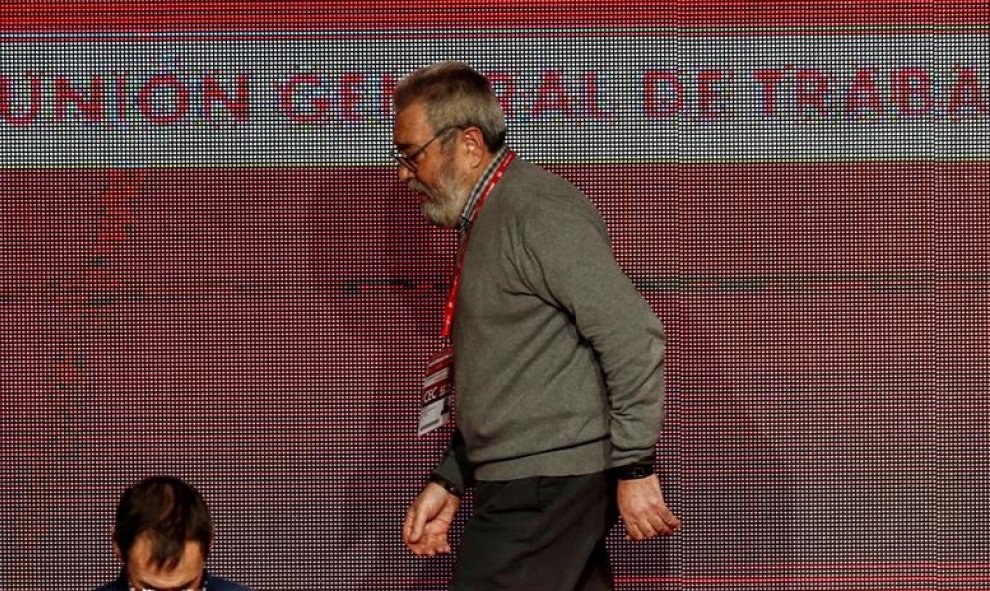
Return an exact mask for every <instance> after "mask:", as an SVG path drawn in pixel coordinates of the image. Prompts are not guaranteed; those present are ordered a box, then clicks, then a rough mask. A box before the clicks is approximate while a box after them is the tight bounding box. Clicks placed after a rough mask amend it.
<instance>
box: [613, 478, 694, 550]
mask: <svg viewBox="0 0 990 591" xmlns="http://www.w3.org/2000/svg"><path fill="white" fill-rule="evenodd" d="M618 501H619V515H620V516H621V517H622V523H624V524H625V526H626V539H627V540H648V539H650V538H653V537H656V536H658V535H659V536H669V535H670V534H672V533H674V532H675V531H677V530H679V529H680V528H681V520H680V519H679V518H678V517H677V516H676V515H674V514H673V513H671V511H670V509H668V508H667V503H666V501H664V500H663V492H662V491H661V490H660V479H659V478H658V477H657V475H656V474H653V475H651V476H647V477H646V478H637V479H634V480H620V481H619V484H618Z"/></svg>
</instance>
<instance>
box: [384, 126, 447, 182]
mask: <svg viewBox="0 0 990 591" xmlns="http://www.w3.org/2000/svg"><path fill="white" fill-rule="evenodd" d="M455 129H464V128H463V127H461V126H460V125H449V126H447V127H444V128H443V129H441V130H440V131H438V132H437V134H436V135H435V136H433V137H431V138H430V140H429V141H428V142H426V143H425V144H423V145H422V146H420V147H419V148H418V149H417V150H416V151H415V152H413V153H412V154H403V153H402V151H401V150H399V149H398V148H394V149H393V152H392V158H395V161H396V162H398V163H399V165H400V166H405V167H406V168H408V169H409V171H410V172H416V171H417V170H418V167H417V166H416V161H417V160H419V157H420V156H421V155H422V154H423V152H425V151H426V149H427V148H429V147H430V144H432V143H433V142H435V141H436V140H437V138H439V137H440V136H442V135H443V134H445V133H447V132H448V131H453V130H455Z"/></svg>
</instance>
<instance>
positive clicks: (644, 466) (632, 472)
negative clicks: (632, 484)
mask: <svg viewBox="0 0 990 591" xmlns="http://www.w3.org/2000/svg"><path fill="white" fill-rule="evenodd" d="M612 475H614V476H615V477H616V478H618V479H619V480H639V479H640V478H646V477H647V476H653V464H651V463H646V462H640V463H636V464H627V465H625V466H619V467H618V468H612Z"/></svg>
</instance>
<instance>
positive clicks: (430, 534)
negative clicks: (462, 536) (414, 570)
mask: <svg viewBox="0 0 990 591" xmlns="http://www.w3.org/2000/svg"><path fill="white" fill-rule="evenodd" d="M460 506H461V499H460V497H458V496H457V495H455V494H453V493H451V492H448V491H447V490H446V489H445V488H444V487H442V486H440V485H439V484H436V483H434V482H431V483H429V484H427V485H426V486H425V487H424V488H423V491H422V492H420V493H419V495H418V496H417V497H416V498H415V499H414V500H413V502H412V504H411V505H410V506H409V511H407V512H406V521H405V523H403V524H402V540H403V541H404V542H405V543H406V546H407V547H408V548H409V549H410V550H412V553H413V554H416V555H419V556H434V555H436V554H438V553H441V554H444V553H448V552H450V544H449V543H448V542H447V532H448V531H449V530H450V523H451V522H452V521H453V520H454V515H455V514H456V513H457V509H458V508H459V507H460Z"/></svg>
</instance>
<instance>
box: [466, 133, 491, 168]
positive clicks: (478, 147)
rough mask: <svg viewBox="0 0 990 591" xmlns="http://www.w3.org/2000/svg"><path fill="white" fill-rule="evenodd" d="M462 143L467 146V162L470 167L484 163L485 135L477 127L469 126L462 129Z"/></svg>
mask: <svg viewBox="0 0 990 591" xmlns="http://www.w3.org/2000/svg"><path fill="white" fill-rule="evenodd" d="M464 143H465V147H466V148H467V152H468V156H469V162H470V163H471V167H472V168H477V167H479V166H481V165H483V164H486V163H485V159H484V157H485V154H486V153H487V152H488V147H487V146H486V145H485V136H484V135H483V134H482V133H481V130H480V129H478V128H477V127H469V128H467V129H465V130H464Z"/></svg>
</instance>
